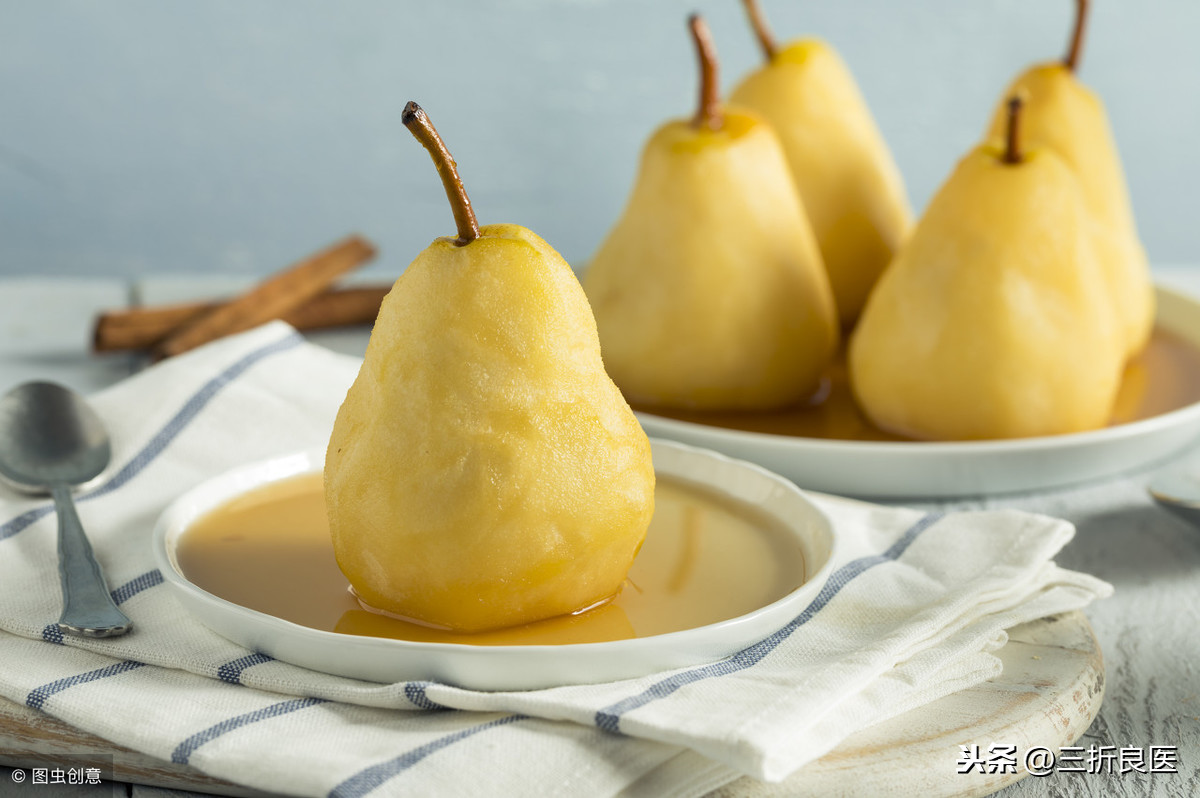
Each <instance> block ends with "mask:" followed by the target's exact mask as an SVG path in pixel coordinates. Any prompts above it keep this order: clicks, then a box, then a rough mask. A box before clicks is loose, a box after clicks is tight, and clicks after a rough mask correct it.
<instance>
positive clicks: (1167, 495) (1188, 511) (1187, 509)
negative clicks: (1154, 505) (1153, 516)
mask: <svg viewBox="0 0 1200 798" xmlns="http://www.w3.org/2000/svg"><path fill="white" fill-rule="evenodd" d="M1146 489H1147V490H1148V491H1150V495H1151V496H1153V497H1154V499H1155V501H1157V502H1158V503H1159V504H1161V505H1162V506H1163V507H1166V508H1167V509H1168V510H1170V511H1171V512H1173V513H1175V514H1176V515H1178V516H1179V517H1180V518H1183V519H1184V520H1186V521H1190V522H1191V523H1193V524H1195V525H1196V526H1200V477H1198V476H1197V475H1196V474H1189V473H1187V472H1180V471H1176V472H1173V473H1170V474H1164V475H1163V476H1160V477H1155V478H1154V479H1153V480H1151V482H1150V484H1149V485H1148V486H1147V487H1146Z"/></svg>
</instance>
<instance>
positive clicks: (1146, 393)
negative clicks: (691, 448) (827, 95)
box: [635, 327, 1200, 441]
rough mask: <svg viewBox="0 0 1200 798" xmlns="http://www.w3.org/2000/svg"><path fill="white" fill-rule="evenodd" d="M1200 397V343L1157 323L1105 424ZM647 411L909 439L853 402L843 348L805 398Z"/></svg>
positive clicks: (787, 431)
mask: <svg viewBox="0 0 1200 798" xmlns="http://www.w3.org/2000/svg"><path fill="white" fill-rule="evenodd" d="M1196 402H1200V348H1197V347H1196V346H1194V345H1193V344H1191V343H1189V342H1188V341H1187V340H1185V339H1184V338H1183V337H1182V336H1180V335H1177V334H1176V333H1173V332H1170V331H1168V330H1164V329H1162V328H1161V327H1159V328H1156V329H1155V330H1154V334H1153V336H1152V337H1151V339H1150V342H1149V343H1148V344H1147V345H1146V348H1145V349H1143V350H1142V352H1141V353H1140V354H1139V355H1138V356H1137V357H1135V358H1133V359H1132V360H1131V361H1130V362H1129V364H1128V365H1127V366H1126V367H1125V373H1124V376H1123V377H1122V380H1121V387H1120V390H1119V391H1118V393H1117V399H1116V403H1115V405H1114V407H1113V414H1112V419H1111V420H1110V421H1109V426H1117V425H1119V424H1128V423H1130V422H1133V421H1140V420H1142V419H1147V418H1153V417H1154V416H1159V415H1162V414H1163V413H1168V412H1170V411H1172V410H1179V409H1180V408H1183V407H1187V406H1188V405H1191V404H1195V403H1196ZM635 409H637V410H639V411H643V412H646V413H653V414H654V415H656V416H662V417H663V418H673V419H676V420H678V421H690V422H692V423H695V424H706V425H709V426H714V427H723V428H725V429H732V430H740V431H744V432H765V433H770V434H774V435H790V436H794V437H801V438H819V439H822V440H835V441H907V440H912V439H911V438H906V437H903V436H901V435H896V434H894V433H891V432H888V431H885V430H881V429H879V428H878V427H876V426H874V425H873V424H871V422H870V421H868V420H867V418H866V416H864V415H863V414H862V411H860V410H859V409H858V406H857V405H856V404H855V402H854V397H853V395H852V393H851V391H850V380H849V377H848V376H847V373H846V362H845V353H844V352H843V353H842V354H841V355H839V359H838V360H837V361H836V362H835V363H834V364H833V366H832V367H831V368H830V371H829V374H828V375H827V377H826V381H825V383H824V385H823V386H822V389H821V391H819V392H818V394H817V396H816V397H815V398H814V399H813V400H812V401H811V402H809V403H808V404H803V405H798V406H796V407H790V408H786V409H783V410H774V411H769V412H761V411H759V412H700V411H688V410H674V409H668V408H658V407H636V408H635Z"/></svg>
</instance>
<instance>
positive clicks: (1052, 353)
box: [849, 99, 1124, 440]
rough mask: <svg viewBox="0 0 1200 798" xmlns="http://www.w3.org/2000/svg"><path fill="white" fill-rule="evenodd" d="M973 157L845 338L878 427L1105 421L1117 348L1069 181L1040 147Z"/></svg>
mask: <svg viewBox="0 0 1200 798" xmlns="http://www.w3.org/2000/svg"><path fill="white" fill-rule="evenodd" d="M1009 109H1010V110H1009V116H1008V128H1007V138H1006V140H1005V142H1004V143H1002V144H1001V145H1000V146H997V145H996V144H995V143H987V144H984V145H982V146H980V147H978V148H976V149H975V150H974V151H972V152H971V153H970V154H968V155H967V156H966V157H965V158H964V159H963V160H962V161H960V162H959V164H958V166H957V167H956V169H955V170H954V173H953V174H952V175H951V176H950V178H949V180H948V181H947V182H946V183H945V185H943V186H942V187H941V189H939V191H938V192H937V194H936V195H935V196H934V198H933V200H932V201H931V202H930V204H929V207H928V209H927V210H926V211H925V215H924V216H923V217H922V218H921V220H920V222H919V223H918V224H917V226H916V229H915V230H914V231H913V234H912V236H911V237H910V238H909V240H908V242H907V243H906V244H905V245H904V247H903V248H902V249H901V250H900V253H899V254H898V255H897V257H896V259H895V260H894V261H893V262H892V265H891V266H890V267H889V268H888V270H887V271H886V272H885V273H884V275H883V277H882V278H881V279H880V280H879V283H878V285H877V286H876V287H875V291H874V292H873V293H872V294H871V298H870V300H869V301H868V302H867V307H866V309H865V310H864V311H863V315H862V318H861V319H860V320H859V324H858V327H857V328H856V330H855V332H854V335H853V337H852V338H851V340H850V351H849V367H850V378H851V384H852V387H853V389H854V393H855V397H856V398H857V400H858V402H859V405H860V406H861V407H862V409H863V411H864V412H865V413H866V414H867V415H868V416H869V417H870V419H871V420H872V421H873V422H874V423H875V424H876V425H877V426H879V427H882V428H883V429H887V430H890V431H892V432H897V433H900V434H904V435H909V436H911V437H915V438H924V439H933V440H970V439H986V438H1016V437H1027V436H1035V435H1053V434H1057V433H1066V432H1077V431H1080V430H1087V429H1094V428H1096V427H1100V426H1103V425H1104V424H1105V423H1107V422H1108V419H1109V417H1110V414H1111V412H1112V408H1113V403H1114V401H1115V397H1116V393H1117V388H1118V385H1119V381H1120V376H1121V370H1122V363H1123V360H1124V348H1123V345H1122V341H1121V338H1120V333H1119V330H1118V329H1117V325H1116V321H1115V319H1113V317H1112V314H1111V312H1110V310H1109V306H1108V304H1107V299H1108V293H1107V289H1106V286H1105V284H1104V278H1103V273H1102V271H1101V268H1100V264H1099V261H1098V259H1097V258H1096V254H1095V251H1094V249H1093V237H1092V235H1091V224H1090V217H1089V214H1088V210H1087V208H1086V207H1085V205H1084V200H1083V196H1082V194H1081V191H1080V188H1079V182H1078V181H1077V180H1076V179H1075V176H1074V174H1073V173H1072V171H1071V169H1070V167H1069V166H1067V164H1066V163H1065V162H1064V161H1063V160H1062V159H1061V158H1060V157H1059V156H1058V155H1057V154H1056V153H1055V152H1054V151H1053V150H1052V149H1050V148H1049V147H1043V148H1040V149H1034V148H1030V149H1029V150H1028V151H1025V152H1022V148H1021V144H1020V140H1019V135H1018V127H1017V123H1018V120H1019V118H1020V113H1019V109H1020V102H1019V100H1016V99H1014V100H1012V101H1011V102H1010V106H1009Z"/></svg>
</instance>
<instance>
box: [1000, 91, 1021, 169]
mask: <svg viewBox="0 0 1200 798" xmlns="http://www.w3.org/2000/svg"><path fill="white" fill-rule="evenodd" d="M1022 105H1024V103H1023V102H1022V101H1021V98H1020V97H1010V98H1009V100H1008V135H1007V136H1006V138H1005V144H1004V163H1008V164H1018V163H1020V162H1021V161H1022V160H1024V156H1023V155H1022V153H1021V141H1020V126H1021V125H1020V122H1021V106H1022Z"/></svg>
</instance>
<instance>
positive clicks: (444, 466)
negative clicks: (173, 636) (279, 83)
mask: <svg viewBox="0 0 1200 798" xmlns="http://www.w3.org/2000/svg"><path fill="white" fill-rule="evenodd" d="M403 118H404V123H405V125H407V126H408V127H409V128H410V130H412V131H413V133H414V135H416V136H417V138H418V139H419V140H420V141H421V142H422V143H423V144H424V145H425V146H426V148H427V149H429V150H430V153H431V154H432V155H433V156H434V162H435V164H436V165H437V168H438V171H439V172H440V173H441V175H442V179H443V181H444V183H445V184H446V191H447V194H448V196H449V197H450V199H451V205H452V207H453V208H454V213H455V220H456V222H457V223H458V233H459V236H458V238H457V239H455V238H439V239H436V240H435V241H434V242H433V243H432V244H430V245H429V247H428V248H426V249H425V250H424V251H423V252H422V253H421V254H420V255H418V256H417V258H416V260H414V261H413V262H412V264H411V265H409V267H408V269H407V270H406V271H405V272H404V273H403V274H402V275H401V276H400V278H399V279H398V280H397V281H396V283H395V285H394V286H393V288H392V290H391V292H390V293H389V294H388V295H387V297H386V298H385V300H384V302H383V306H382V308H381V309H380V312H379V317H378V319H377V321H376V323H375V328H374V330H373V332H372V334H371V340H370V344H369V345H368V347H367V353H366V358H365V360H364V361H363V365H362V368H361V370H360V371H359V374H358V377H357V379H356V380H355V382H354V384H353V386H352V387H351V388H350V391H349V393H348V394H347V396H346V400H345V402H344V403H343V404H342V406H341V409H340V410H339V412H338V415H337V420H336V423H335V424H334V428H333V434H332V436H331V437H330V441H329V449H328V452H327V454H326V462H325V493H326V502H327V505H328V513H329V521H330V530H331V533H332V537H333V544H334V550H335V553H336V555H337V560H338V565H339V566H340V567H341V569H342V571H343V573H345V575H346V577H347V578H348V579H349V580H350V584H351V585H352V586H353V587H354V589H355V591H356V592H357V593H358V595H359V597H360V598H361V599H362V600H363V601H365V602H366V603H367V604H368V605H370V606H372V607H374V608H376V609H380V610H385V611H387V612H389V613H394V614H396V615H400V616H403V617H405V618H410V619H413V620H416V621H418V622H421V623H426V624H430V625H434V626H440V627H446V628H450V629H454V630H457V631H468V632H469V631H480V630H484V629H490V628H497V627H504V626H511V625H516V624H523V623H527V622H530V621H535V620H538V619H541V618H546V617H550V616H555V615H561V614H564V613H569V612H573V611H576V610H580V609H584V608H587V607H589V606H591V605H593V604H596V603H598V602H602V601H604V600H606V599H608V598H610V597H611V596H613V595H614V594H615V593H617V591H618V590H619V589H620V588H621V585H622V583H623V581H624V579H625V574H626V571H627V570H628V569H629V566H630V565H631V563H632V562H633V558H634V555H635V554H636V553H637V551H638V549H639V547H640V546H641V543H642V539H643V537H644V536H645V533H646V528H647V526H648V525H649V522H650V516H651V515H652V513H653V507H654V504H653V502H654V470H653V467H652V465H651V461H650V444H649V441H648V440H647V438H646V435H645V433H644V432H643V431H642V429H641V427H640V426H639V425H638V422H637V420H636V418H635V417H634V415H633V412H632V411H631V410H630V409H629V406H628V405H627V404H626V403H625V400H624V399H623V398H622V396H621V394H620V392H619V391H618V390H617V388H616V386H615V385H613V383H612V381H611V380H610V379H609V378H608V376H607V375H606V374H605V372H604V368H603V365H602V362H601V358H600V344H599V340H598V339H597V337H596V325H595V321H594V320H593V319H592V315H591V311H590V309H589V308H588V304H587V298H586V297H585V296H584V293H583V290H582V289H581V288H580V286H579V283H578V281H577V280H576V279H575V276H574V274H573V273H572V272H571V269H570V267H569V266H568V265H567V263H566V262H565V261H563V259H562V258H561V257H560V256H559V255H558V253H556V252H555V251H554V250H553V249H552V248H551V247H550V245H549V244H547V243H546V242H545V241H543V240H542V239H541V238H539V237H538V236H537V235H535V234H534V233H532V232H530V231H529V230H527V229H525V228H523V227H518V226H516V225H491V226H486V227H483V228H479V227H478V226H477V224H476V222H475V217H474V213H473V212H472V211H471V207H470V203H469V201H468V200H467V197H466V193H465V192H464V191H463V189H462V183H461V181H459V179H458V174H457V171H456V169H455V166H454V161H453V160H452V159H451V157H450V155H449V153H448V152H447V151H446V149H445V146H444V145H443V144H442V142H441V139H440V138H438V136H437V133H436V131H435V130H434V129H433V126H432V124H431V123H430V122H429V120H428V117H427V116H426V115H425V113H424V111H422V110H421V109H420V107H419V106H417V105H416V104H415V103H409V105H408V106H407V107H406V108H405V110H404V117H403Z"/></svg>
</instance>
